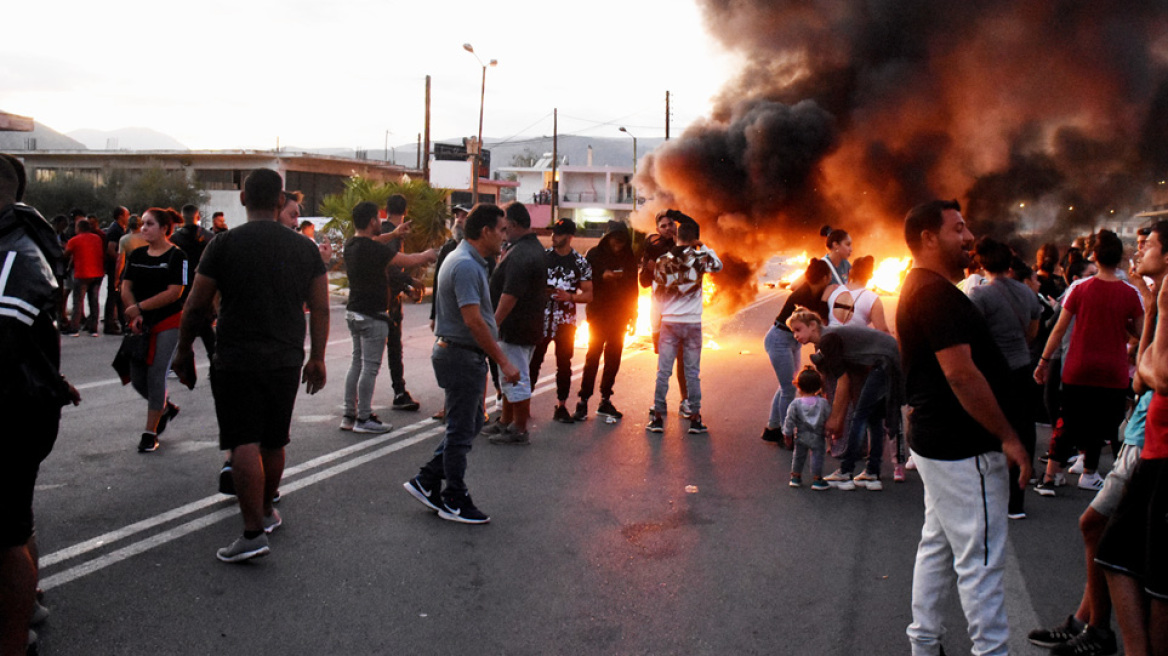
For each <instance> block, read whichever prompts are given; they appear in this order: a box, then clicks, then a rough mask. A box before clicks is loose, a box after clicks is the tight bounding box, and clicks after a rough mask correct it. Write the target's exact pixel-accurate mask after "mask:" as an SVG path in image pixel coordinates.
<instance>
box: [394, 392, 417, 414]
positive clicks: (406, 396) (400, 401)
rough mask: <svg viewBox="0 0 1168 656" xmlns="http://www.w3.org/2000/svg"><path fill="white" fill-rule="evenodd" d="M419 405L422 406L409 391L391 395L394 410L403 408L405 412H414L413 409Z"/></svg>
mask: <svg viewBox="0 0 1168 656" xmlns="http://www.w3.org/2000/svg"><path fill="white" fill-rule="evenodd" d="M420 407H422V406H421V404H419V403H418V402H417V401H415V400H414V397H412V396H410V393H409V392H402V393H401V394H398V395H397V396H395V397H393V409H394V410H405V411H407V412H414V411H415V410H417V409H418V408H420Z"/></svg>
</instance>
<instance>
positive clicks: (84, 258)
mask: <svg viewBox="0 0 1168 656" xmlns="http://www.w3.org/2000/svg"><path fill="white" fill-rule="evenodd" d="M104 251H105V244H104V242H103V241H102V238H101V237H99V236H98V235H96V234H94V233H92V232H83V233H81V234H79V235H77V236H76V237H74V238H72V239H70V240H69V243H67V244H65V252H66V253H71V254H72V255H73V277H74V278H80V279H84V278H100V277H102V276H104V275H105V252H104Z"/></svg>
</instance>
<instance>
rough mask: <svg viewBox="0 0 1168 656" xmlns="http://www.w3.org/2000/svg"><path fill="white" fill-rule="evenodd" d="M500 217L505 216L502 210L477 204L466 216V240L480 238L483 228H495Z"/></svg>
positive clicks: (490, 204)
mask: <svg viewBox="0 0 1168 656" xmlns="http://www.w3.org/2000/svg"><path fill="white" fill-rule="evenodd" d="M514 204H516V205H517V204H518V203H514ZM520 207H522V205H520ZM526 212H527V210H524V213H526ZM501 216H506V213H505V212H504V211H503V208H501V207H499V206H498V205H494V204H492V203H479V204H477V205H475V206H474V207H472V208H470V214H467V215H466V226H465V227H464V228H463V229H464V230H465V231H466V238H467V239H471V240H474V239H480V238H482V236H483V228H493V227H495V226H496V225H497V224H498V223H499V217H501ZM529 224H530V222H529Z"/></svg>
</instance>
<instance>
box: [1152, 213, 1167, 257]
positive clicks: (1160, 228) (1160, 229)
mask: <svg viewBox="0 0 1168 656" xmlns="http://www.w3.org/2000/svg"><path fill="white" fill-rule="evenodd" d="M1153 232H1154V233H1156V239H1158V240H1159V241H1160V250H1161V252H1163V253H1168V221H1157V222H1155V223H1153V224H1152V227H1151V228H1149V229H1148V234H1151V233H1153Z"/></svg>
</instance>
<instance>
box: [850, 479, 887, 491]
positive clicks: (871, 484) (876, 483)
mask: <svg viewBox="0 0 1168 656" xmlns="http://www.w3.org/2000/svg"><path fill="white" fill-rule="evenodd" d="M856 480H860V479H859V478H856ZM860 485H863V486H864V487H866V488H868V491H869V492H879V491H881V490H883V489H884V484H883V483H881V482H880V479H879V478H876V479H872V480H869V481H862V482H861V483H860Z"/></svg>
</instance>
